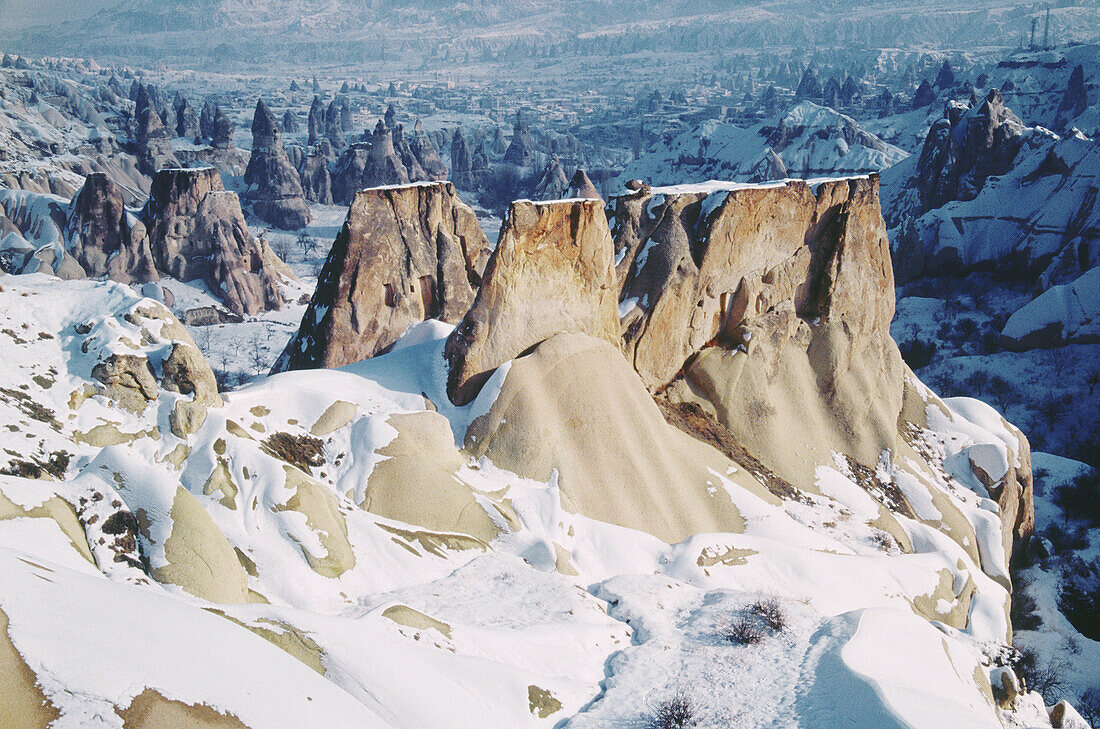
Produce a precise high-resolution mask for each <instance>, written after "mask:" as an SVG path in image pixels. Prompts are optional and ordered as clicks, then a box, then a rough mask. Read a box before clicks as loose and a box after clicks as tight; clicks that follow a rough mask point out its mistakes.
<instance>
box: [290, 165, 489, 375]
mask: <svg viewBox="0 0 1100 729" xmlns="http://www.w3.org/2000/svg"><path fill="white" fill-rule="evenodd" d="M488 248H489V245H488V241H486V239H485V234H484V233H483V232H482V231H481V228H480V226H479V225H478V223H477V218H476V217H475V215H474V212H473V210H472V209H470V208H469V207H468V206H467V205H465V204H464V203H462V201H461V200H459V199H458V196H457V194H456V193H455V189H454V186H453V185H451V183H449V182H440V183H430V184H417V185H408V186H405V187H393V188H375V189H367V190H362V191H360V192H358V193H356V194H355V198H354V200H353V201H352V203H351V207H350V208H349V210H348V216H347V219H346V220H345V221H344V227H343V229H342V230H341V231H340V234H339V235H338V236H337V238H336V242H335V243H334V244H333V246H332V250H331V251H330V252H329V255H328V258H327V260H326V261H325V265H324V268H323V269H322V270H321V276H320V280H319V281H318V284H317V290H316V292H315V293H314V295H313V299H312V301H311V302H310V305H309V308H308V309H307V310H306V313H305V316H304V317H303V318H302V324H301V326H300V327H299V329H298V333H297V335H296V336H295V337H293V338H292V339H291V340H290V343H289V344H288V345H287V348H286V350H285V351H284V352H283V355H282V356H281V357H280V358H279V361H278V362H277V363H276V365H275V368H274V369H275V371H282V370H294V369H307V368H314V367H340V366H343V365H346V364H349V363H351V362H357V361H359V360H362V359H366V358H368V357H372V356H374V355H376V354H378V353H379V352H382V351H384V350H385V349H386V348H388V347H389V346H390V345H392V344H393V343H394V342H395V341H396V340H397V338H398V337H399V336H401V334H403V333H404V331H405V329H406V328H408V326H409V325H410V324H412V323H413V322H417V321H423V320H425V319H429V318H434V319H441V320H443V321H449V322H455V321H458V320H459V319H460V318H461V317H462V315H463V314H464V313H465V312H466V310H467V309H468V308H469V307H470V303H471V302H472V301H473V298H474V286H475V285H476V282H477V281H478V280H479V278H480V276H479V272H480V271H481V270H482V267H483V266H484V260H485V258H486V257H487V253H488Z"/></svg>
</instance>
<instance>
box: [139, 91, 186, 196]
mask: <svg viewBox="0 0 1100 729" xmlns="http://www.w3.org/2000/svg"><path fill="white" fill-rule="evenodd" d="M135 103H136V104H137V108H136V110H135V115H134V124H135V126H134V143H135V144H136V145H137V157H138V166H139V167H140V168H141V171H142V172H144V173H145V174H147V175H152V174H153V173H154V172H156V171H157V170H159V169H163V168H165V167H170V166H173V165H177V164H179V161H178V160H177V159H176V157H175V155H174V154H173V153H172V132H171V131H169V129H168V128H167V127H166V126H165V125H164V120H163V119H161V117H160V114H159V112H158V111H157V108H156V106H155V104H154V100H153V97H152V95H151V93H150V90H149V88H148V87H146V86H144V85H141V84H139V85H138V90H137V101H136V102H135Z"/></svg>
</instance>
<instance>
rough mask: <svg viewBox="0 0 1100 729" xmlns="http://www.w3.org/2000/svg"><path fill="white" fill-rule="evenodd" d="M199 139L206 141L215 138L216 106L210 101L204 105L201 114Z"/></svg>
mask: <svg viewBox="0 0 1100 729" xmlns="http://www.w3.org/2000/svg"><path fill="white" fill-rule="evenodd" d="M199 137H200V138H202V139H206V140H211V139H213V138H214V105H213V104H211V103H210V102H209V101H207V102H205V103H203V105H202V112H200V113H199Z"/></svg>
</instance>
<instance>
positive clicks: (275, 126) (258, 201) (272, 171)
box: [244, 99, 310, 230]
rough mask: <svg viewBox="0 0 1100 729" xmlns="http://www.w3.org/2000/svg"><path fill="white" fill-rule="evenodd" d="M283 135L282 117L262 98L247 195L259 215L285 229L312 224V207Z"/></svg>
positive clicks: (247, 173)
mask: <svg viewBox="0 0 1100 729" xmlns="http://www.w3.org/2000/svg"><path fill="white" fill-rule="evenodd" d="M282 136H283V134H282V130H281V129H280V127H279V122H278V120H277V119H276V118H275V115H274V114H272V113H271V111H270V110H269V109H268V108H267V106H266V105H265V104H264V101H263V99H260V100H259V101H257V102H256V113H255V115H254V116H253V117H252V156H251V157H250V158H249V160H248V169H247V170H245V173H244V181H245V184H247V185H248V191H247V192H246V193H245V198H246V199H247V200H249V201H250V202H251V203H252V209H253V211H254V212H255V213H256V215H257V217H259V218H261V219H262V220H265V221H267V222H268V223H271V224H272V225H274V226H275V227H277V228H282V229H283V230H298V229H299V228H303V227H305V226H306V225H308V224H309V220H310V216H309V207H308V206H307V205H306V198H305V193H304V192H303V191H302V184H301V181H300V180H299V178H298V171H297V170H295V169H294V166H293V165H292V164H290V159H289V158H288V157H287V153H286V150H285V149H284V148H283V139H282Z"/></svg>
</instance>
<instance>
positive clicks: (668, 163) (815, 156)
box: [616, 102, 908, 192]
mask: <svg viewBox="0 0 1100 729" xmlns="http://www.w3.org/2000/svg"><path fill="white" fill-rule="evenodd" d="M777 130H782V131H783V132H785V133H784V134H780V133H779V132H778V131H777ZM846 140H851V143H849V142H848V141H846ZM769 151H772V152H775V153H776V154H777V155H779V157H780V158H781V159H782V160H783V163H784V165H785V166H786V169H787V171H788V174H789V176H790V177H791V178H800V179H809V178H821V177H838V176H840V177H843V176H851V175H864V174H867V173H870V172H880V171H882V170H884V169H886V168H888V167H891V166H893V165H895V164H897V163H898V162H900V161H901V160H903V159H905V158H906V157H907V156H908V155H907V153H906V152H905V151H903V150H901V149H899V148H897V147H895V146H893V145H890V144H887V143H885V142H883V141H882V140H881V139H878V138H877V137H875V136H874V135H872V134H869V133H867V132H865V131H864V130H863V129H861V128H860V126H859V124H858V123H856V122H855V121H854V120H853V119H852V118H851V117H848V116H845V115H844V114H840V113H838V112H836V111H833V110H832V109H829V108H827V107H821V106H817V105H816V104H813V103H810V102H802V103H801V104H798V105H796V106H795V107H794V108H793V109H791V110H790V111H789V112H787V113H784V114H780V115H778V116H777V117H775V118H773V119H770V120H768V121H765V122H763V123H761V124H758V125H756V126H754V127H752V128H749V129H742V128H739V127H735V126H732V125H730V124H725V123H722V122H719V121H716V120H708V121H705V122H703V123H701V124H699V125H698V126H696V127H694V128H692V129H689V130H687V131H685V132H682V133H681V134H679V135H678V136H676V137H675V138H674V139H672V140H671V141H670V142H669V143H668V144H667V145H665V144H663V143H658V144H657V145H655V146H654V148H653V149H651V150H649V151H648V152H646V153H645V154H643V155H642V156H641V157H639V158H638V159H636V160H634V161H633V162H631V163H629V164H628V165H627V166H626V168H625V169H624V170H623V172H622V174H621V175H619V177H618V178H617V179H616V185H617V186H619V187H622V186H623V185H624V184H625V183H626V181H628V180H632V179H641V180H645V181H647V182H649V183H650V184H652V185H670V186H671V189H670V190H669V191H671V192H686V191H703V190H689V189H687V188H685V187H683V186H684V185H685V183H694V182H704V181H705V180H714V179H723V180H739V181H748V180H749V179H750V178H751V177H753V176H754V175H755V174H757V170H756V168H757V165H758V163H759V161H760V160H761V159H762V158H763V157H764V155H765V154H766V153H767V152H769ZM716 189H731V188H729V187H724V188H721V187H712V188H711V189H710V190H707V191H714V190H716ZM655 192H656V190H655Z"/></svg>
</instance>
